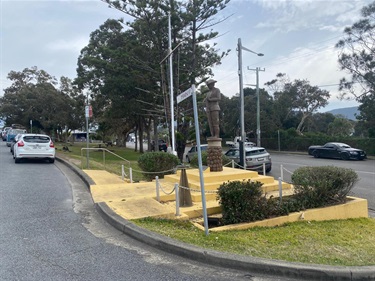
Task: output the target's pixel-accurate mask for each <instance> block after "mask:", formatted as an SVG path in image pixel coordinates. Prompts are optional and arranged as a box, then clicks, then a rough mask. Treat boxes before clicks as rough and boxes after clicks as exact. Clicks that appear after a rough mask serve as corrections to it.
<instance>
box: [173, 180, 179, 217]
mask: <svg viewBox="0 0 375 281" xmlns="http://www.w3.org/2000/svg"><path fill="white" fill-rule="evenodd" d="M179 188H180V187H179V186H178V183H175V185H174V191H175V195H176V217H178V216H180V199H179V198H180V196H179V194H178V192H179Z"/></svg>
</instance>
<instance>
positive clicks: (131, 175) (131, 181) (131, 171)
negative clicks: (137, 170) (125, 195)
mask: <svg viewBox="0 0 375 281" xmlns="http://www.w3.org/2000/svg"><path fill="white" fill-rule="evenodd" d="M129 179H130V183H133V170H132V168H129Z"/></svg>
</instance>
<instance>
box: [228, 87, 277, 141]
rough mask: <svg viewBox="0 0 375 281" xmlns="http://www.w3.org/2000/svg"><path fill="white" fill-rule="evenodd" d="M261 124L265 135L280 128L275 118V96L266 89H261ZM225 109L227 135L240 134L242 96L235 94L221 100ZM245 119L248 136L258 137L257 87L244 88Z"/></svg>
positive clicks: (231, 136)
mask: <svg viewBox="0 0 375 281" xmlns="http://www.w3.org/2000/svg"><path fill="white" fill-rule="evenodd" d="M259 97H260V124H261V131H262V134H263V135H268V134H270V133H272V132H275V131H276V130H277V129H278V128H277V126H276V124H275V122H274V119H273V98H272V96H271V95H269V94H268V92H267V91H266V90H265V89H259ZM221 104H222V111H223V114H224V116H223V121H224V122H223V126H224V132H225V134H226V137H229V138H233V137H235V136H239V135H240V115H239V112H240V98H239V95H235V96H233V97H232V98H230V99H227V100H224V102H223V101H221ZM244 109H245V110H244V119H245V132H246V136H247V137H250V138H255V137H256V129H257V95H256V89H252V88H244Z"/></svg>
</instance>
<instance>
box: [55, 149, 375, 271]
mask: <svg viewBox="0 0 375 281" xmlns="http://www.w3.org/2000/svg"><path fill="white" fill-rule="evenodd" d="M91 145H92V146H94V145H95V144H91ZM62 147H63V145H62V144H57V145H56V148H57V151H58V156H60V157H64V158H70V159H74V160H76V161H75V163H77V164H76V165H77V166H78V167H80V168H81V166H83V168H85V167H84V166H85V161H86V154H85V153H84V157H81V148H82V147H86V143H78V144H74V145H72V146H69V150H70V152H63V151H62ZM107 149H109V150H110V151H112V152H113V153H115V154H117V155H119V156H121V157H122V158H125V159H127V160H129V161H130V166H131V167H132V168H133V169H134V170H139V168H138V165H137V159H138V157H139V155H140V154H139V153H138V152H135V151H134V150H133V149H128V148H118V147H108V148H107ZM89 155H90V156H89V157H90V169H103V168H104V167H105V168H106V169H107V170H108V171H110V172H113V173H116V174H121V168H120V167H121V164H124V161H123V160H121V159H120V158H117V157H115V156H114V155H112V154H110V153H108V152H106V153H105V163H103V151H99V150H96V151H90V153H89ZM81 160H82V162H83V164H81ZM138 176H139V177H140V178H141V174H139V175H138ZM133 222H134V223H135V224H137V225H138V226H140V227H143V228H146V229H149V230H151V231H153V232H156V233H159V234H162V235H165V236H168V237H171V238H174V239H176V240H180V241H183V242H185V243H189V244H193V245H196V246H199V247H203V248H208V249H212V250H216V251H222V252H229V253H234V254H241V255H248V256H253V257H262V258H268V259H276V260H284V261H291V262H302V263H312V264H326V265H340V266H366V265H375V254H374V253H375V219H372V218H362V219H348V220H337V221H323V222H316V221H311V222H309V221H303V222H296V223H288V224H285V225H282V226H278V227H257V228H252V229H248V230H231V231H222V232H216V233H210V235H208V236H206V235H205V233H204V232H203V231H201V230H199V229H197V228H196V227H194V226H193V225H192V224H191V223H190V222H184V221H175V220H161V219H151V218H147V219H141V220H134V221H133Z"/></svg>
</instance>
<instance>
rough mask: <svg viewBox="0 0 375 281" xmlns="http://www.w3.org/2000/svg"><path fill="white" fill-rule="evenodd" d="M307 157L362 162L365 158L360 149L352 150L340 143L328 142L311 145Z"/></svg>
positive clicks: (363, 152)
mask: <svg viewBox="0 0 375 281" xmlns="http://www.w3.org/2000/svg"><path fill="white" fill-rule="evenodd" d="M308 153H309V155H312V156H314V157H315V158H338V159H342V160H349V159H353V160H363V159H365V158H367V156H366V152H365V151H364V150H362V149H357V148H352V147H350V146H349V145H347V144H345V143H341V142H328V143H326V144H325V145H323V146H321V145H312V146H310V147H309V149H308Z"/></svg>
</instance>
